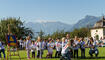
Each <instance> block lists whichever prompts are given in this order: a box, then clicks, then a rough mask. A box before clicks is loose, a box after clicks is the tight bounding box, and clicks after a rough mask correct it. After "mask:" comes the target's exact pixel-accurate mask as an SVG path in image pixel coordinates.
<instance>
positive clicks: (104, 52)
mask: <svg viewBox="0 0 105 60" xmlns="http://www.w3.org/2000/svg"><path fill="white" fill-rule="evenodd" d="M98 49H99V56H98V58H95V57H93V58H90V55H89V53H88V52H89V49H88V48H86V59H80V58H78V59H72V60H105V47H101V48H98ZM19 53H20V57H21V60H27V54H26V51H25V50H22V51H20V52H19ZM80 53H81V51H80V50H79V57H80V56H81V54H80ZM46 54H47V51H46V50H45V51H44V54H43V58H42V59H37V58H35V59H33V58H31V59H30V60H59V58H45V56H46ZM54 55H55V50H54V53H53V57H54ZM2 60H3V59H2ZM11 60H19V58H18V57H15V56H13V57H12V59H11Z"/></svg>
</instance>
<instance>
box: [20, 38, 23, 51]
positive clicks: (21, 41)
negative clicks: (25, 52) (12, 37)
mask: <svg viewBox="0 0 105 60" xmlns="http://www.w3.org/2000/svg"><path fill="white" fill-rule="evenodd" d="M19 45H20V49H21V50H22V48H23V40H22V38H20V41H19Z"/></svg>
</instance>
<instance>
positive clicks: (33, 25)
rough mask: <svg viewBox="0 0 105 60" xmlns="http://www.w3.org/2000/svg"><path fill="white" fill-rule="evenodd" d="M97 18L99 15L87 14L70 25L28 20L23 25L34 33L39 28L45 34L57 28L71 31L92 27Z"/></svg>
mask: <svg viewBox="0 0 105 60" xmlns="http://www.w3.org/2000/svg"><path fill="white" fill-rule="evenodd" d="M98 20H100V17H95V16H90V15H87V16H85V17H84V18H83V19H81V20H79V21H78V22H77V23H76V24H74V25H70V24H66V23H62V22H28V23H25V26H26V27H28V28H30V29H32V31H33V32H34V34H35V32H40V31H41V30H42V31H43V32H44V33H45V34H52V33H53V32H55V31H57V30H59V31H61V30H64V31H73V30H74V29H75V28H82V27H93V25H94V24H95V23H96V22H97V21H98Z"/></svg>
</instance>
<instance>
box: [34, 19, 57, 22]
mask: <svg viewBox="0 0 105 60" xmlns="http://www.w3.org/2000/svg"><path fill="white" fill-rule="evenodd" d="M35 22H39V23H47V22H57V21H55V20H40V19H38V20H35Z"/></svg>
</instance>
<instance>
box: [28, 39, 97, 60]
mask: <svg viewBox="0 0 105 60" xmlns="http://www.w3.org/2000/svg"><path fill="white" fill-rule="evenodd" d="M68 42H70V49H68V50H67V51H69V53H68V55H70V56H69V58H70V57H74V58H75V57H77V58H78V50H79V48H80V49H81V58H85V48H86V47H87V46H88V47H89V48H90V50H89V54H90V56H91V57H92V56H93V54H94V53H95V55H96V57H97V56H98V53H99V51H98V49H97V45H98V44H97V42H96V40H93V38H90V39H89V40H88V42H86V41H84V39H83V38H79V39H78V38H77V37H75V38H74V39H70V38H67V37H66V38H62V41H61V40H60V39H59V38H58V39H56V42H54V41H53V40H52V39H48V41H42V40H41V38H40V37H38V39H37V41H36V42H34V41H33V42H32V43H31V40H30V37H27V39H26V50H27V56H28V59H30V51H31V52H32V57H34V58H35V50H37V58H42V55H43V50H44V49H46V48H47V50H48V53H47V55H46V57H47V58H48V57H50V58H52V54H53V48H54V47H56V53H55V58H57V57H58V58H59V57H60V56H62V54H63V53H65V50H66V48H67V47H65V46H66V45H67V44H68ZM67 51H66V52H67Z"/></svg>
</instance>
